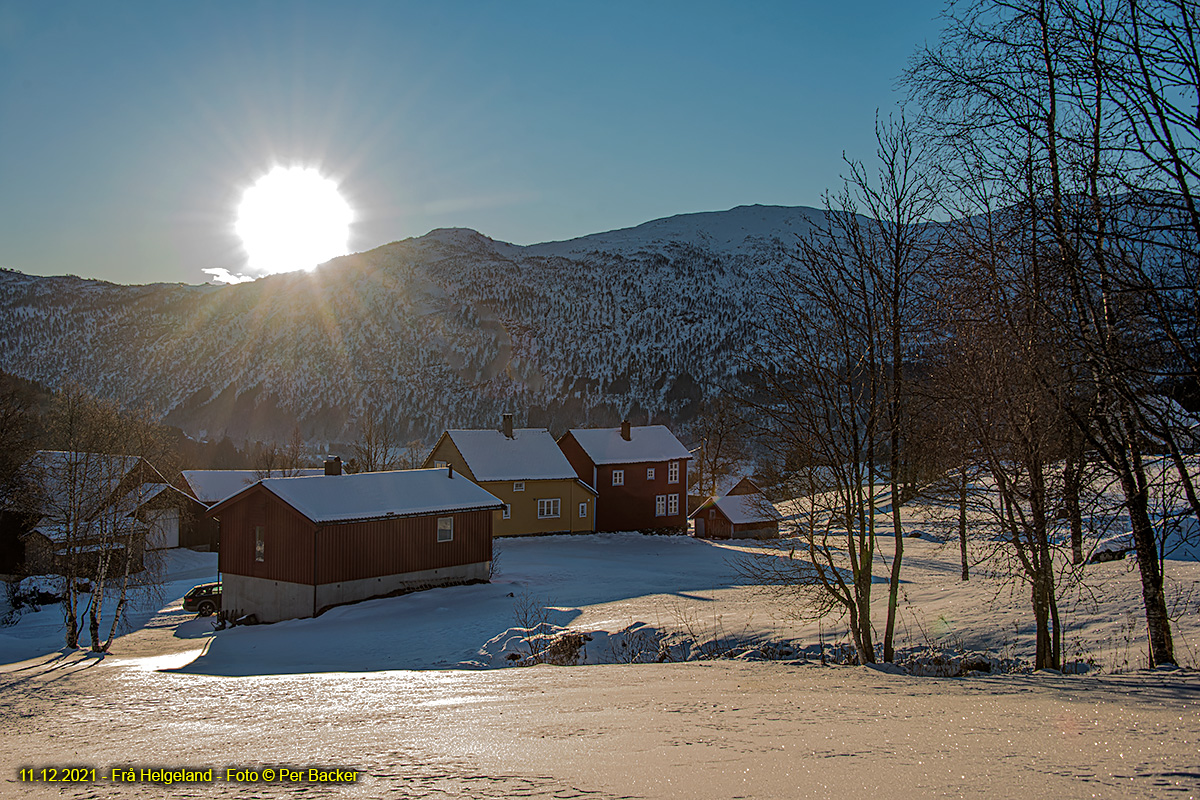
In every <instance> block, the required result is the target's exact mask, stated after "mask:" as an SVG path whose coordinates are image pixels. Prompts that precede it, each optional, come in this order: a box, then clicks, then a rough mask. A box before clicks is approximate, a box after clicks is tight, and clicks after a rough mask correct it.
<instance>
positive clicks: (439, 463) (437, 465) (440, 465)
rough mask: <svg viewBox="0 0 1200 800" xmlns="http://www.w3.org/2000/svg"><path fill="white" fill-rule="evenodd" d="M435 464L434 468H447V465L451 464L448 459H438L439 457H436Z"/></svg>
mask: <svg viewBox="0 0 1200 800" xmlns="http://www.w3.org/2000/svg"><path fill="white" fill-rule="evenodd" d="M433 466H434V469H445V468H446V467H448V466H450V464H449V462H447V461H438V460H437V459H434V462H433Z"/></svg>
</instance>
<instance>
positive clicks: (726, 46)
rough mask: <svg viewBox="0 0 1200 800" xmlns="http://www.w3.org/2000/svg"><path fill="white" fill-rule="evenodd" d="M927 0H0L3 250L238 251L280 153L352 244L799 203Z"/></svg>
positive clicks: (192, 276) (147, 259) (925, 37)
mask: <svg viewBox="0 0 1200 800" xmlns="http://www.w3.org/2000/svg"><path fill="white" fill-rule="evenodd" d="M942 5H943V4H942V2H941V0H929V1H928V2H925V1H924V0H921V1H919V2H908V3H895V2H880V1H878V0H868V1H864V2H860V3H858V4H837V3H829V2H822V3H809V2H799V1H798V0H797V2H757V3H755V2H732V1H731V2H725V3H707V2H696V1H695V0H692V1H690V2H652V1H650V0H639V1H638V2H621V1H619V0H604V1H603V2H601V1H600V0H596V2H591V3H583V2H561V1H560V2H519V1H505V2H501V1H500V0H497V1H496V2H455V1H454V0H447V1H446V2H431V1H430V0H424V1H423V2H402V1H400V0H388V1H387V2H353V3H337V4H334V3H324V2H294V1H293V2H203V3H194V2H161V0H156V1H155V2H121V3H96V2H86V3H73V2H54V3H41V2H30V1H29V0H15V1H10V0H0V266H4V267H9V268H12V269H18V270H21V271H23V272H30V273H36V274H43V275H52V274H64V273H74V274H77V275H82V276H85V277H96V278H103V279H106V280H112V281H117V282H122V283H145V282H151V281H184V282H188V283H199V282H201V281H203V280H205V278H206V276H205V275H203V274H202V273H201V270H202V269H204V268H206V267H226V268H229V269H231V270H234V271H236V270H237V269H238V268H239V267H240V266H241V264H242V262H243V261H244V254H243V253H242V251H241V248H240V244H239V242H238V240H237V237H236V236H235V235H234V233H233V218H234V212H235V209H236V207H237V203H238V201H239V200H240V197H241V193H242V191H243V190H244V189H245V188H246V186H247V185H248V184H249V183H250V182H252V181H253V180H254V179H255V178H256V177H258V176H259V175H261V174H262V173H265V172H266V171H267V170H268V169H269V168H270V167H271V166H272V165H273V164H276V163H283V164H293V163H296V164H306V165H313V166H319V167H320V169H321V170H322V171H323V172H325V173H326V174H328V175H330V176H331V177H333V178H335V179H336V180H338V181H339V183H340V185H341V189H342V193H343V194H344V195H345V196H346V197H347V199H348V200H349V202H350V204H351V205H352V206H353V208H354V209H355V211H356V213H357V216H358V222H357V223H356V225H355V226H354V229H353V231H352V236H351V249H352V250H354V251H360V250H366V249H369V248H372V247H376V246H378V245H381V244H385V243H387V242H390V241H395V240H397V239H404V238H407V237H410V236H420V235H422V234H424V233H427V232H428V231H429V230H431V229H432V228H438V227H470V228H475V229H476V230H479V231H481V232H483V233H485V234H487V235H488V236H491V237H493V238H496V239H502V240H504V241H509V242H515V243H518V244H529V243H533V242H540V241H549V240H555V239H566V238H571V237H575V236H581V235H585V234H588V233H595V232H598V231H603V230H610V229H613V228H620V227H628V226H631V225H636V224H639V223H642V222H645V221H647V220H650V219H655V218H658V217H665V216H670V215H673V214H679V213H686V212H693V211H714V210H720V209H726V208H730V207H733V206H736V205H743V204H751V203H764V204H778V205H819V203H820V196H821V192H822V191H823V190H825V189H827V188H830V187H833V186H835V185H836V184H837V183H838V182H839V176H840V175H841V174H842V172H843V169H842V164H841V161H840V159H841V154H842V152H843V150H845V151H846V152H847V153H848V154H849V155H851V156H852V157H859V158H868V157H870V155H871V153H872V151H873V141H872V136H873V124H874V117H875V111H876V109H877V108H878V109H880V110H882V111H883V112H884V113H887V112H888V111H891V110H894V109H895V108H896V107H897V103H898V102H899V100H900V99H901V94H900V93H899V91H898V90H897V88H896V81H897V78H898V76H899V74H900V72H901V71H902V70H903V68H904V66H905V64H906V63H907V60H908V58H909V56H911V55H912V53H913V52H914V50H915V49H916V47H917V46H919V45H920V44H922V43H924V42H926V41H930V42H933V41H935V40H936V39H937V36H938V32H939V30H940V25H941V23H940V21H939V20H938V19H937V16H938V14H939V12H940V11H941V10H942Z"/></svg>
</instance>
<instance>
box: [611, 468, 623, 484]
mask: <svg viewBox="0 0 1200 800" xmlns="http://www.w3.org/2000/svg"><path fill="white" fill-rule="evenodd" d="M624 485H625V470H623V469H614V470H613V486H624Z"/></svg>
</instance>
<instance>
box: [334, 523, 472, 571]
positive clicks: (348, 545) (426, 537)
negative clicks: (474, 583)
mask: <svg viewBox="0 0 1200 800" xmlns="http://www.w3.org/2000/svg"><path fill="white" fill-rule="evenodd" d="M493 513H496V512H492V511H467V512H462V513H458V514H433V515H430V516H425V517H402V518H399V519H380V520H370V521H366V522H352V523H348V524H344V525H324V526H322V527H320V528H318V529H317V531H316V537H317V541H316V552H317V576H316V577H317V583H318V584H324V583H337V582H340V581H352V580H359V579H362V578H376V577H379V576H381V575H397V574H400V573H404V572H418V571H420V570H426V569H440V568H443V567H452V566H457V565H460V564H475V563H479V562H483V561H491V560H492V514H493ZM439 516H441V517H445V516H451V517H453V518H454V538H453V539H452V540H451V541H449V542H439V541H438V540H437V521H438V517H439Z"/></svg>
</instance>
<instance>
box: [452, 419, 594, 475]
mask: <svg viewBox="0 0 1200 800" xmlns="http://www.w3.org/2000/svg"><path fill="white" fill-rule="evenodd" d="M442 436H444V437H449V439H450V441H452V442H454V446H455V447H456V448H458V452H459V453H460V454H461V455H462V457H463V459H464V460H465V461H466V462H467V466H468V467H470V469H471V474H472V475H474V476H475V480H477V481H539V480H558V479H562V480H574V479H575V477H576V476H575V470H574V468H572V467H571V462H569V461H567V457H566V456H564V455H563V453H562V450H559V449H558V443H557V442H555V441H554V437H553V436H551V435H550V431H548V430H545V429H542V428H517V429H516V430H514V431H513V438H511V439H510V438H508V437H507V436H505V435H504V434H503V433H501V432H500V431H491V430H473V431H446V432H445V433H443V434H442ZM436 449H437V448H436V447H435V448H434V450H435V451H436Z"/></svg>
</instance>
